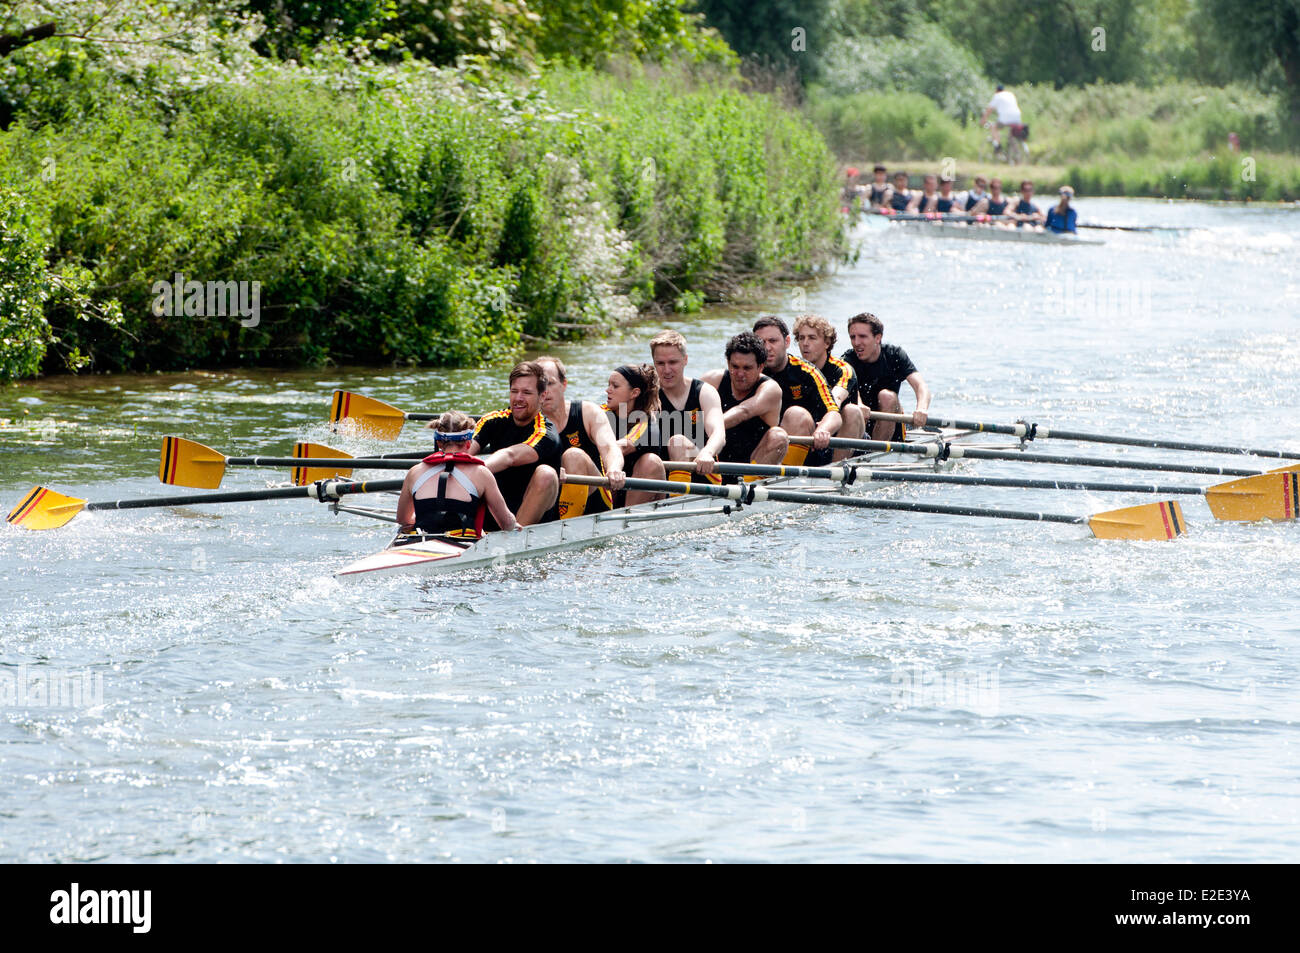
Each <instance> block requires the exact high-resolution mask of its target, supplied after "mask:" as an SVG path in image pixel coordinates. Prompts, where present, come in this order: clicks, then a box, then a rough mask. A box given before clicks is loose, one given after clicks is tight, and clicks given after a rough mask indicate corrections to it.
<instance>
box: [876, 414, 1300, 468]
mask: <svg viewBox="0 0 1300 953" xmlns="http://www.w3.org/2000/svg"><path fill="white" fill-rule="evenodd" d="M871 419H872V420H894V421H899V422H901V423H905V424H910V423H911V422H912V418H911V416H909V415H908V414H886V413H881V412H879V411H875V410H873V411H872V412H871ZM929 425H930V426H932V427H955V428H957V429H959V430H978V431H981V432H983V433H1004V434H1010V435H1011V436H1013V437H1023V438H1025V439H1026V440H1037V439H1041V438H1046V437H1051V438H1053V439H1056V440H1079V441H1083V442H1085V443H1114V444H1119V445H1121V446H1125V447H1146V448H1148V449H1152V450H1192V451H1198V452H1200V453H1231V454H1238V455H1242V456H1245V455H1250V456H1256V457H1275V458H1277V459H1279V460H1300V451H1286V450H1258V449H1254V448H1251V447H1226V446H1223V445H1222V444H1216V443H1191V442H1189V441H1185V440H1157V439H1155V438H1153V437H1121V436H1117V435H1115V434H1108V433H1085V432H1083V431H1080V430H1059V429H1057V428H1056V427H1045V426H1043V425H1042V424H1024V423H1016V424H986V423H981V422H979V421H977V420H953V419H951V418H949V417H935V416H931V417H930V418H929Z"/></svg>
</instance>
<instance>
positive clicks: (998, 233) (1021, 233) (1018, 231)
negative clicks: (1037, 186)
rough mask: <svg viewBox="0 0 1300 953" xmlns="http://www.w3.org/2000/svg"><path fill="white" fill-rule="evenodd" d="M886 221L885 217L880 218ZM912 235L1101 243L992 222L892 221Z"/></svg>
mask: <svg viewBox="0 0 1300 953" xmlns="http://www.w3.org/2000/svg"><path fill="white" fill-rule="evenodd" d="M882 221H886V222H888V221H889V220H888V219H882ZM894 224H895V225H896V226H898V227H899V228H905V229H907V231H908V232H910V233H912V234H916V235H929V236H931V237H934V238H968V239H972V240H974V241H986V242H1032V243H1036V244H1041V245H1104V244H1106V243H1105V242H1104V241H1101V240H1099V239H1096V238H1080V237H1079V236H1078V235H1076V234H1074V233H1072V232H1066V233H1061V234H1058V233H1057V232H1036V231H1034V230H1033V229H1031V228H998V227H997V226H995V225H964V224H961V223H959V222H911V221H903V222H894Z"/></svg>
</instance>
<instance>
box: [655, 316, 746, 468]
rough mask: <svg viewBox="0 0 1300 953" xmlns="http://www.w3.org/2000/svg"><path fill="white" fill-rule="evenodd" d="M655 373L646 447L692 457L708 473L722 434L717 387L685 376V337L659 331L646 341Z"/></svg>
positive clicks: (666, 455) (663, 455) (668, 456)
mask: <svg viewBox="0 0 1300 953" xmlns="http://www.w3.org/2000/svg"><path fill="white" fill-rule="evenodd" d="M650 359H651V360H652V361H654V368H655V374H656V375H657V376H658V378H659V412H658V414H656V415H655V416H654V417H653V418H652V420H651V432H650V446H651V447H652V448H653V449H654V452H655V453H656V454H657V455H658V456H659V458H660V459H661V460H662V461H663V462H664V463H667V462H668V461H669V460H694V461H695V472H696V473H700V474H703V475H706V476H707V475H709V474H712V473H713V464H714V461H716V460H717V459H718V455H719V454H720V453H722V448H723V446H724V445H725V443H726V439H727V426H726V423H725V422H724V420H723V414H722V399H721V398H720V397H719V396H718V389H717V388H716V387H714V386H713V385H712V384H707V383H705V382H704V381H703V380H701V379H700V378H695V379H691V378H689V377H687V376H686V361H687V356H686V338H684V337H682V335H681V334H679V333H678V332H677V331H662V332H660V333H659V334H656V335H655V336H654V337H653V338H652V339H651V340H650Z"/></svg>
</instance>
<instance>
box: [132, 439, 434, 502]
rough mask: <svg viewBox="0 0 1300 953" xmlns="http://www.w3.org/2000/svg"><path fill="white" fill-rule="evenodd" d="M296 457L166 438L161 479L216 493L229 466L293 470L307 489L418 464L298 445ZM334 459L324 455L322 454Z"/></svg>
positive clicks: (296, 478) (164, 440)
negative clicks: (244, 453) (248, 453)
mask: <svg viewBox="0 0 1300 953" xmlns="http://www.w3.org/2000/svg"><path fill="white" fill-rule="evenodd" d="M293 450H294V454H293V456H292V457H227V456H225V455H223V454H222V453H220V452H219V451H217V450H213V449H212V448H211V447H205V446H204V445H203V444H201V443H195V442H194V441H193V440H186V439H185V438H184V437H164V438H163V442H162V455H161V459H160V461H159V463H158V479H159V480H161V481H162V482H163V483H169V484H171V485H173V486H189V487H194V488H195V489H200V490H215V489H216V488H217V487H219V486H221V479H222V477H224V476H225V473H226V467H292V468H293V473H292V478H293V483H294V485H296V486H306V485H307V484H308V483H315V482H316V481H317V480H332V479H334V478H336V477H349V476H351V475H352V471H353V470H409V469H410V468H411V467H412V466H414V465H415V461H414V460H412V459H410V458H404V457H397V458H393V457H352V456H349V455H348V454H346V453H342V452H340V451H338V450H331V449H330V448H329V447H323V446H321V445H320V444H312V443H296V444H294V447H293ZM321 450H325V451H328V452H329V454H332V456H320V455H318V454H319V451H321Z"/></svg>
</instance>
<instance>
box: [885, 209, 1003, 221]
mask: <svg viewBox="0 0 1300 953" xmlns="http://www.w3.org/2000/svg"><path fill="white" fill-rule="evenodd" d="M869 214H871V215H881V216H884V217H885V218H887V219H888V220H889V221H891V222H978V223H982V222H1004V221H1006V222H1009V221H1012V220H1013V219H1012V216H1010V215H963V214H961V213H960V212H894V211H886V210H884V209H877V210H876V211H874V212H871V213H869Z"/></svg>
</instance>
